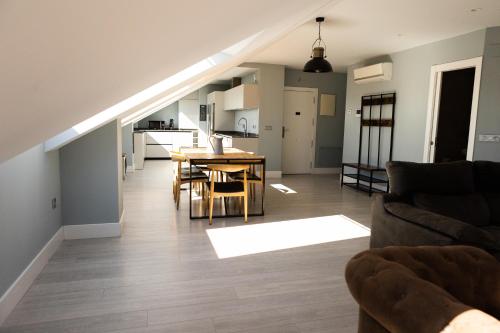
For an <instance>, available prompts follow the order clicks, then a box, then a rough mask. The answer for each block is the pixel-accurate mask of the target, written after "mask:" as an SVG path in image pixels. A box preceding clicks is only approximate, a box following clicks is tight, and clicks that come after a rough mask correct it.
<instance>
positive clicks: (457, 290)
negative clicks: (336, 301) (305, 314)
mask: <svg viewBox="0 0 500 333" xmlns="http://www.w3.org/2000/svg"><path fill="white" fill-rule="evenodd" d="M346 280H347V284H348V286H349V289H350V291H351V293H352V295H353V297H354V298H355V299H356V301H357V302H358V303H359V305H360V307H361V309H362V310H363V311H365V312H366V313H367V314H368V315H369V316H370V317H372V318H373V319H374V320H375V321H376V322H377V323H378V324H380V325H381V326H383V327H384V328H385V329H386V330H387V331H388V332H401V333H403V332H416V333H417V332H426V333H431V332H436V333H437V332H440V331H441V330H443V329H444V328H445V327H446V326H447V325H449V324H450V323H451V322H452V321H453V319H454V318H456V317H457V316H458V315H460V314H461V313H464V312H466V311H469V310H473V309H479V310H481V311H483V312H485V313H487V314H489V315H491V316H493V317H496V318H499V317H500V263H499V262H498V261H497V260H496V259H495V258H494V257H493V256H491V255H489V254H488V253H486V252H484V251H483V250H480V249H477V248H474V247H469V246H444V247H437V246H420V247H387V248H383V249H371V250H369V251H365V252H362V253H360V254H358V255H356V256H355V257H353V258H352V259H351V260H350V261H349V263H348V265H347V268H346ZM366 326H367V325H361V324H360V327H366ZM360 332H361V331H360ZM366 332H369V330H366Z"/></svg>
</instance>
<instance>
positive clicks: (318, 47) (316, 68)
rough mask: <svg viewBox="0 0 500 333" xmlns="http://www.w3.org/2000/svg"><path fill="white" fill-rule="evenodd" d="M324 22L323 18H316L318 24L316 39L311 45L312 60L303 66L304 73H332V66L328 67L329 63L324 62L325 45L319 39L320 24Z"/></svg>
mask: <svg viewBox="0 0 500 333" xmlns="http://www.w3.org/2000/svg"><path fill="white" fill-rule="evenodd" d="M324 21H325V18H324V17H316V22H318V38H316V40H315V41H314V43H313V45H312V52H311V58H312V59H311V60H309V61H308V62H306V64H305V65H304V69H303V71H304V72H308V73H328V72H331V71H333V69H332V65H330V63H329V62H328V61H327V60H326V44H325V42H324V41H323V40H322V39H321V22H324ZM322 45H323V46H322Z"/></svg>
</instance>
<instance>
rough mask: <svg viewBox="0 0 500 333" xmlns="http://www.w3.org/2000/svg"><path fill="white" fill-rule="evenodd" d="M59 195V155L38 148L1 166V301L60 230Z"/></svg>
mask: <svg viewBox="0 0 500 333" xmlns="http://www.w3.org/2000/svg"><path fill="white" fill-rule="evenodd" d="M60 191H61V190H60V182H59V152H58V151H54V152H50V153H45V152H44V150H43V145H38V146H36V147H34V148H32V149H30V150H28V151H26V152H24V153H22V154H20V155H18V156H16V157H14V158H12V159H10V160H8V161H6V162H4V163H2V164H0V297H1V295H3V294H4V292H5V291H6V290H7V289H8V288H9V287H10V285H11V284H12V283H13V282H14V281H15V280H16V279H17V277H18V276H19V275H20V274H21V273H22V271H23V270H24V269H25V268H26V267H27V266H28V264H29V263H30V262H31V261H32V260H33V258H34V257H35V256H36V255H37V254H38V252H39V251H40V250H41V249H42V248H43V247H44V246H45V244H46V243H47V242H48V241H49V240H50V239H51V238H52V236H53V235H54V234H55V233H56V232H57V230H58V229H59V228H60V227H61V209H60V207H61V193H60ZM52 198H56V200H57V208H56V209H52V205H51V201H52Z"/></svg>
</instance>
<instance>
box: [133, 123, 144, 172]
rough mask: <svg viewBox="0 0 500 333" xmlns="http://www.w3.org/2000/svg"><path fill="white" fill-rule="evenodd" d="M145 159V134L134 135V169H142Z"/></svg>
mask: <svg viewBox="0 0 500 333" xmlns="http://www.w3.org/2000/svg"><path fill="white" fill-rule="evenodd" d="M145 157H146V133H144V132H136V133H134V168H135V169H137V170H142V169H144V158H145Z"/></svg>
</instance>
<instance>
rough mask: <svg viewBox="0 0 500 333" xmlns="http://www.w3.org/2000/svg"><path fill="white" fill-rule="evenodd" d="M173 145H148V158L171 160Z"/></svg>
mask: <svg viewBox="0 0 500 333" xmlns="http://www.w3.org/2000/svg"><path fill="white" fill-rule="evenodd" d="M171 151H172V145H146V158H169V157H170V152H171Z"/></svg>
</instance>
